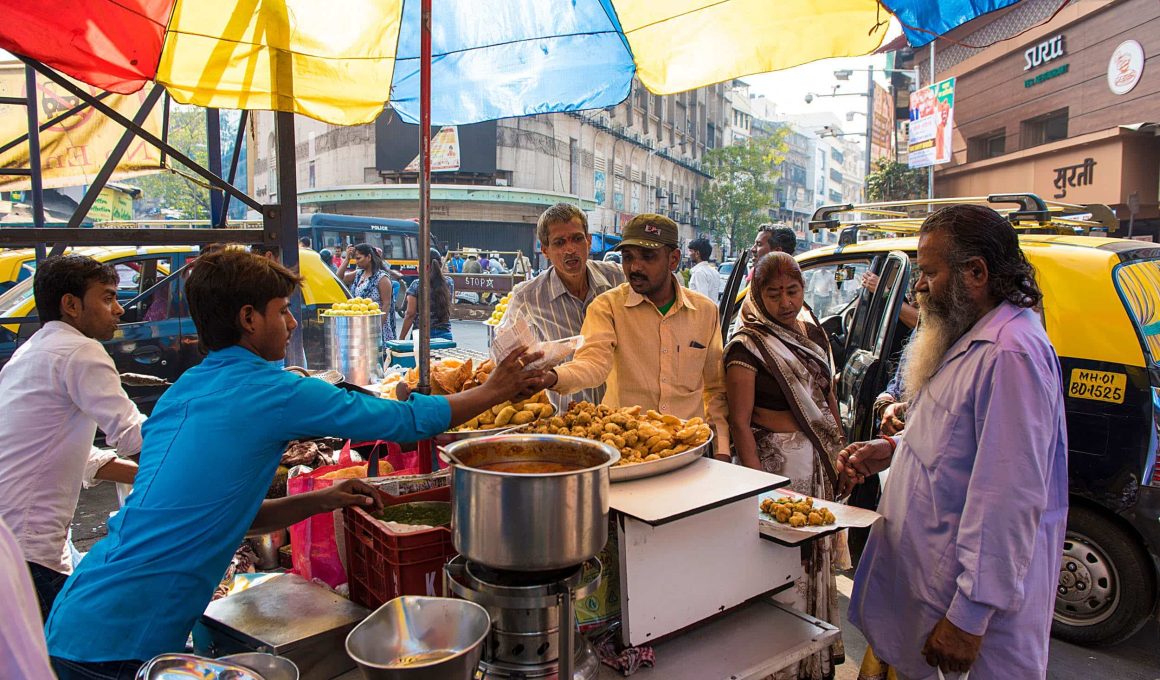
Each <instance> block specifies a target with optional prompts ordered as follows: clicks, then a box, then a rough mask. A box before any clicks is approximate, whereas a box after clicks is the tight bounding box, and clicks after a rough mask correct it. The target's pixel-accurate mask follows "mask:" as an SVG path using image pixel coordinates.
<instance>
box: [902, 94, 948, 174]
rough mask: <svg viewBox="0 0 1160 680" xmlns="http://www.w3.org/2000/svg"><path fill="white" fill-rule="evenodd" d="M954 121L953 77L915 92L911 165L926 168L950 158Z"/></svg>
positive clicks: (909, 146) (908, 150) (909, 148)
mask: <svg viewBox="0 0 1160 680" xmlns="http://www.w3.org/2000/svg"><path fill="white" fill-rule="evenodd" d="M954 122H955V79H954V78H947V79H946V80H943V81H940V82H937V83H935V84H934V85H928V86H927V87H923V88H919V89H918V90H916V91H914V92H912V93H911V94H910V128H909V139H908V142H907V147H906V158H907V164H908V165H909V166H910V167H912V168H926V167H929V166H931V165H939V164H941V163H947V162H949V161H950V159H951V141H952V135H953V131H954Z"/></svg>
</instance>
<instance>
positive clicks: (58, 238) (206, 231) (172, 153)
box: [0, 54, 302, 356]
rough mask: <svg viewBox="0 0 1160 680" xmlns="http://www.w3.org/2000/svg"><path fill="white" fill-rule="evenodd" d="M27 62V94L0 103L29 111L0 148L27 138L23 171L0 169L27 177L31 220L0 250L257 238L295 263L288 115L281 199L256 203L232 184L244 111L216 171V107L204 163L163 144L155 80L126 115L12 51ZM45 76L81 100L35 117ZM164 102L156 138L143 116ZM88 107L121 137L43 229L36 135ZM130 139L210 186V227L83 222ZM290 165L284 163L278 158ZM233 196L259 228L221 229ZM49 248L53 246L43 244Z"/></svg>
mask: <svg viewBox="0 0 1160 680" xmlns="http://www.w3.org/2000/svg"><path fill="white" fill-rule="evenodd" d="M14 56H16V58H17V59H19V60H20V61H22V62H23V63H24V65H25V96H24V97H2V98H0V104H6V105H15V106H24V107H26V108H27V111H28V132H27V133H25V134H24V135H21V136H19V137H17V138H15V139H12V140H9V141H7V142H5V143H3V145H0V152H2V151H7V150H9V149H11V148H13V147H15V146H17V145H19V144H22V143H25V142H27V143H28V150H29V151H28V159H29V167H28V168H0V175H9V176H21V177H28V178H29V180H30V182H29V183H30V185H31V186H30V191H29V195H30V198H31V201H32V223H33V226H32V227H31V228H28V227H24V228H21V227H9V228H0V248H29V247H31V248H35V249H36V260H37V262H38V263H39V262H40V261H41V260H43V259H44V258H45V257H48V256H50V255H59V254H61V253H63V252H64V251H65V249H67V248H69V247H74V246H108V245H126V246H157V245H190V246H193V245H196V246H203V245H208V244H211V243H241V244H255V243H261V244H265V245H270V246H277V247H278V250H279V252H280V256H281V260H282V264H284V265H285V266H287V267H289V268H291V269H297V268H298V216H297V210H296V205H297V200H298V198H297V194H298V188H297V178H296V176H295V164H294V161H293V158H294V116H293V114H290V113H283V112H275V114H274V115H275V137H276V139H277V149H276V154H277V156H276V158H277V166H278V170H277V173H278V186H279V187H280V188H281V189H282V191H281V192H280V194H279V202H278V203H274V204H262V203H260V202H259V201H258V200H257V199H255V198H253V197H251V196H249V195H248V194H246V193H245V192H243V191H242V190H240V189H238V188H237V187H235V186H234V185H233V182H234V180H235V178H236V177H237V171H238V163H239V160H240V158H241V154H240V148H241V144H242V141H243V139H244V135H245V131H246V126H247V122H248V120H249V115H250V112H249V111H242V118H241V121H240V123H239V125H238V132H237V137H236V139H235V142H234V153H233V157H232V158H231V159H230V164H229V174H228V176H226V177H223V176H222V148H221V122H220V120H221V119H220V114H219V112H218V110H216V109H206V110H205V112H206V137H207V139H206V147H207V151H208V154H209V161H208V166H209V167H208V168H207V167H204V166H202V165H201V164H200V163H198V162H197V161H194V160H193V159H192V158H190V157H188V156H186V155H185V154H184V153H182V152H181V151H179V150H178V149H176V148H174V147H173V146H172V145H170V144H169V141H168V132H169V104H170V99H169V95H168V94H166V93H165V91H164V88H163V87H162V86H161V85H158V84H154V85H152V87H151V89H150V90H149V92H148V93H147V94H146V96H145V100H144V102H143V103H142V105H141V106H140V108H139V109H138V110H137V112H136V114H135V115H134V116H133V118H131V119H130V118H128V117H126V116H124V115H122V114H121V113H120V112H118V111H116V110H114V109H113V108H112V107H110V106H109V105H108V104H106V103H105V101H104V100H105V99H106V98H107V97H108V96H109V95H110V94H111V93H109V92H101V93H99V94H95V95H94V94H90V93H89V92H88V91H87V90H86V89H85V88H83V87H81V86H78V85H77V84H75V83H74V82H72V81H71V80H69V79H68V78H66V77H65V76H63V75H61V74H59V73H57V72H56V71H55V70H53V69H51V68H49V67H48V66H45V65H44V64H42V63H40V62H39V61H36V60H34V59H29V58H27V57H24V56H22V55H19V54H17V55H14ZM38 75H40V76H43V77H44V78H46V79H47V80H49V81H51V82H53V83H55V84H56V85H58V86H59V87H61V88H62V89H64V90H65V91H67V92H68V93H69V94H71V95H73V96H75V97H76V98H77V99H78V100H80V102H81V103H80V104H78V105H76V106H74V107H72V108H70V109H68V110H67V111H64V112H62V113H60V114H58V115H56V116H53V117H52V118H50V119H49V120H46V121H45V122H43V123H40V122H39V116H38V113H39V106H40V103H39V94H38V91H37V80H38V79H37V76H38ZM162 99H164V104H163V106H164V111H163V122H162V130H161V136H160V137H158V136H157V135H154V134H153V133H152V132H150V131H149V130H146V129H145V128H144V124H145V121H146V120H147V119H148V117H149V114H150V113H151V112H152V111H153V109H154V108H155V107H156V106H157V103H158V102H159V101H161V100H162ZM89 108H92V109H94V110H96V111H98V112H99V113H101V114H103V115H105V116H106V117H108V118H110V119H112V120H113V121H115V122H116V123H118V124H119V125H120V126H121V127H123V128H124V133H123V134H122V135H121V139H120V140H119V141H118V143H117V145H116V146H115V147H114V149H113V152H112V153H111V154H110V155H109V158H108V159H106V161H105V163H104V164H103V165H102V167H101V170H100V171H99V172H98V173H97V176H96V178H94V180H93V182H92V183H91V184H90V185H89V186H88V188H87V189H86V190H85V194H84V197H83V198H82V199H81V202H80V204H79V205H78V206H77V208H76V210H74V211H73V214H72V216H71V217H70V218H69V221H68V224H67V226H65V227H45V226H44V225H45V214H44V183H43V177H42V174H41V167H40V132H42V131H44V130H46V129H48V128H49V127H51V126H53V125H56V124H58V123H60V122H61V121H63V120H66V119H68V118H69V117H72V116H75V115H77V114H79V113H81V112H82V111H84V110H86V109H89ZM134 138H141V139H143V140H145V141H147V142H149V143H150V144H152V145H153V146H156V147H157V148H158V149H159V150H160V151H161V154H162V155H161V167H160V168H159V170H163V169H164V168H165V159H166V157H167V156H168V157H172V158H174V159H176V160H177V161H179V162H180V163H181V164H182V165H184V166H186V167H187V168H189V170H191V171H192V172H193V173H194V174H195V175H196V176H197V177H198V178H199V179H200V180H203V181H205V182H206V183H207V184H208V185H209V193H210V217H211V220H210V224H211V225H212V226H211V227H209V228H183V229H168V228H158V229H154V228H146V229H141V228H135V229H121V228H91V227H82V226H81V225H82V223H83V221H84V219H85V217H87V215H88V212H89V210H90V209H91V208H92V206H93V203H94V202H95V201H96V199H97V196H98V195H99V194H100V193H101V190H102V189H104V188H105V186H106V185H107V184H108V182H109V180H110V179H111V178H112V176H113V173H114V172H115V171H116V168H117V165H118V164H119V163H120V161H121V158H122V157H123V156H124V154H125V152H126V151H127V150H128V149H129V146H130V145H131V144H132V142H133V140H134ZM287 158H289V159H290V162H283V159H287ZM232 199H236V200H238V201H241V202H242V203H244V204H245V205H247V206H249V207H250V208H252V209H254V210H256V211H258V212H259V213H260V214H261V216H262V228H261V229H233V228H227V226H228V220H227V214H228V211H229V205H230V201H231V200H232ZM50 245H51V250H50V249H49V246H50ZM292 302H293V304H294V313H295V315H296V316H298V317H301V313H302V308H301V298H300V297H299V296H295V297H294V298H293V301H292ZM36 320H37V319H36V318H35V317H20V318H13V319H12V321H14V322H18V323H24V322H33V321H36ZM301 344H302V343H301V334H300V332H296V333H295V337H294V338H293V339H292V345H291V352H292V353H294V354H295V356H297V354H298V353H300V352H301V349H302V347H301Z"/></svg>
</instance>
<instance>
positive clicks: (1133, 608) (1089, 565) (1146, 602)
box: [1051, 507, 1156, 645]
mask: <svg viewBox="0 0 1160 680" xmlns="http://www.w3.org/2000/svg"><path fill="white" fill-rule="evenodd" d="M1155 601H1156V579H1155V575H1154V573H1153V569H1152V563H1151V562H1150V561H1149V559H1148V555H1147V553H1146V552H1145V551H1144V548H1143V547H1142V546H1141V545H1140V542H1139V540H1138V539H1137V538H1136V537H1135V536H1133V535H1132V534H1131V533H1129V532H1128V531H1126V530H1125V529H1124V528H1123V527H1121V526H1120V525H1119V524H1117V523H1115V522H1114V521H1112V520H1111V519H1108V518H1106V517H1104V516H1102V515H1100V514H1099V513H1097V512H1095V511H1093V510H1090V509H1088V508H1085V507H1072V508H1071V510H1070V511H1069V512H1068V517H1067V536H1066V538H1064V542H1063V561H1062V562H1061V563H1060V567H1059V586H1058V589H1057V590H1056V595H1055V618H1054V621H1053V622H1052V624H1051V634H1052V635H1053V636H1055V637H1057V638H1059V639H1060V640H1064V641H1067V642H1072V643H1075V644H1080V645H1111V644H1115V643H1117V642H1122V641H1124V640H1126V639H1128V638H1130V637H1131V636H1132V635H1134V634H1135V633H1136V631H1138V630H1140V628H1141V627H1142V626H1143V625H1144V624H1145V623H1146V622H1147V620H1148V617H1149V615H1150V614H1151V613H1152V610H1153V607H1154V605H1155Z"/></svg>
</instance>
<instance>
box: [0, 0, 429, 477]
mask: <svg viewBox="0 0 1160 680" xmlns="http://www.w3.org/2000/svg"><path fill="white" fill-rule="evenodd" d="M421 12H422V18H421V24H422V29H421V41H420V52H421V54H420V57H421V59H420V61H421V64H420V87H419V89H420V115H419V118H420V121H419V160H420V167H421V171H420V173H419V252H420V253H426V252H427V251H428V250H430V247H431V215H430V203H431V106H430V103H431V0H422V3H421ZM14 56H15V57H16V58H17V59H19V60H20V61H22V62H23V63H24V65H25V96H24V97H23V98H21V97H3V98H0V104H7V105H17V106H25V107H26V108H27V110H28V132H27V134H25V135H23V136H21V137H18V138H16V139H14V140H11V141H9V142H6V143H4V145H3V146H0V149H2V150H7V149H11V148H13V147H14V146H16V145H18V144H21V143H24V142H27V143H28V147H29V155H28V158H29V167H28V168H0V175H10V176H13V175H15V176H25V177H29V179H30V184H31V187H30V189H31V190H30V194H31V198H32V207H33V210H32V212H33V227H31V228H17V227H13V228H0V248H13V247H32V248H35V249H36V260H37V262H38V263H39V262H40V261H41V260H43V259H44V258H45V257H47V256H49V255H59V254H61V253H63V252H64V251H65V249H66V248H68V247H70V246H77V245H137V246H146V245H199V246H200V245H208V244H210V243H262V244H267V245H271V246H278V249H279V251H280V256H281V260H282V264H284V265H285V266H287V267H289V268H290V269H295V270H296V269H297V268H298V214H297V213H298V210H297V204H298V179H297V176H296V157H295V138H294V137H295V134H294V114H293V113H290V112H285V111H275V112H273V113H274V130H275V140H276V148H275V162H276V166H277V177H278V189H279V191H278V202H277V203H274V204H262V203H260V202H259V201H258V200H257V199H255V198H252V197H250V196H249V195H247V194H246V193H245V192H243V191H241V190H240V189H238V188H237V187H235V186H233V181H234V179H235V177H236V176H237V169H238V160H239V158H240V153H239V149H240V147H241V142H242V139H243V136H244V134H245V130H246V123H247V121H248V118H249V111H246V110H243V111H242V120H241V123H240V124H239V126H238V133H237V139H236V141H235V144H234V153H233V158H232V159H231V161H230V168H229V175H228V179H227V178H223V177H222V153H221V133H220V131H221V126H220V116H219V112H218V111H217V110H216V109H206V137H207V139H206V146H207V150H208V153H209V163H208V165H209V167H208V168H206V167H203V166H202V165H201V164H199V163H197V162H196V161H194V160H193V159H191V158H189V157H188V156H186V155H185V154H184V153H182V152H181V151H179V150H177V149H176V148H174V147H173V146H171V145H170V144H169V142H168V139H167V137H168V129H169V115H168V114H169V102H170V99H169V95H168V94H167V93H165V91H164V88H163V86H162V85H160V84H158V83H154V84H153V85H152V86H151V89H150V90H149V92H148V94H147V95H146V97H145V101H144V102H143V104H142V105H141V107H140V108H139V109H138V111H137V113H136V114H135V115H134V117H133V118H132V119H130V118H127V117H126V116H124V115H122V114H121V113H120V112H118V111H116V110H114V109H113V108H112V107H110V106H109V105H108V104H106V103H105V102H104V99H105V98H106V97H108V96H109V94H110V93H108V92H101V93H99V94H96V95H93V94H90V93H89V92H88V91H86V90H85V88H83V87H80V86H78V85H76V84H75V83H73V82H72V81H71V80H69V79H68V78H66V77H65V76H63V75H61V74H59V73H57V72H56V71H55V70H53V69H51V68H49V67H48V66H45V65H44V64H42V63H41V62H39V61H37V60H34V59H30V58H28V57H25V56H23V55H20V54H14ZM274 71H275V73H274V75H275V77H276V78H278V79H280V80H284V79H286V78H287V77H288V76H287V74H285V73H284V72H283V69H281V68H278V65H275V67H274ZM38 74H39V75H41V76H43V77H45V78H47V79H48V80H50V81H52V82H54V83H56V84H57V85H58V86H60V87H61V88H62V89H64V90H65V91H67V92H69V93H70V94H72V95H73V96H75V97H77V99H78V100H80V102H81V103H80V104H78V105H77V106H74V107H72V108H71V109H69V110H68V111H65V112H63V113H61V114H59V115H57V116H54V117H52V118H51V119H50V120H48V121H45V122H44V123H43V124H41V123H40V122H39V115H38V114H39V98H38V93H37V86H36V83H37V75H38ZM163 97H164V100H165V110H164V122H163V124H162V136H161V137H158V136H157V135H154V134H153V133H151V132H149V131H148V130H146V129H145V128H144V123H145V121H146V119H147V118H148V116H149V113H150V112H151V111H152V110H153V108H154V107H155V106H156V105H157V102H158V101H159V100H161V99H162V98H163ZM88 108H92V109H95V110H96V111H98V112H100V113H102V114H104V115H105V116H107V117H109V118H111V119H113V120H114V121H116V122H117V123H118V124H120V125H121V126H122V127H123V128H124V129H125V131H124V133H123V134H122V136H121V139H120V140H119V141H118V143H117V145H116V146H115V147H114V150H113V153H111V154H110V155H109V158H108V159H106V161H105V163H104V165H103V166H102V167H101V170H100V171H99V172H98V173H97V177H96V178H95V179H94V180H93V182H92V184H90V185H89V187H88V188H87V190H86V191H85V195H84V197H83V198H82V199H81V202H80V204H79V205H78V206H77V209H76V210H75V211H73V215H72V216H71V218H70V219H69V221H68V226H67V227H62V228H49V227H45V219H44V184H43V178H42V175H41V167H40V132H41V131H42V130H46V129H48V128H49V127H51V126H52V125H55V124H57V123H59V122H61V121H62V120H65V119H67V118H69V117H70V116H73V115H76V114H77V113H80V112H81V111H84V110H85V109H88ZM135 137H139V138H141V139H144V140H145V141H147V142H149V143H150V144H152V145H154V146H156V147H157V148H158V149H160V150H161V153H162V166H164V163H165V157H166V156H167V155H168V156H170V157H172V158H175V159H177V160H178V161H180V162H181V164H182V165H185V166H186V167H187V168H189V169H190V170H191V171H193V173H194V174H196V175H197V176H198V177H199V178H200V179H202V180H204V181H205V182H207V183H208V184H209V185H210V189H209V191H210V212H211V224H212V225H213V226H212V227H211V228H208V229H207V228H192V229H180V230H170V229H132V230H129V229H93V228H84V227H82V226H81V223H82V222H83V220H84V218H85V217H86V216H87V214H88V212H89V210H90V209H91V208H92V206H93V203H94V202H95V201H96V199H97V196H98V195H99V194H100V192H101V190H102V189H103V188H104V187H105V186H106V184H108V182H109V180H110V179H111V178H112V176H113V173H114V172H115V171H116V168H117V165H118V163H119V162H120V160H121V158H122V157H123V156H124V154H125V152H126V151H127V150H128V148H129V146H130V144H131V143H132V141H133V139H134V138H135ZM231 199H237V200H239V201H241V202H242V203H244V204H246V205H247V206H249V207H251V208H253V209H254V210H257V211H258V212H259V213H260V214H261V215H262V223H263V227H262V229H260V230H258V229H226V225H227V211H228V209H229V202H230V200H231ZM49 244H51V245H52V249H51V251H50V250H49V249H48V246H49ZM430 266H431V265H430V261H429V258H427V257H421V258H420V259H419V278H420V280H426V279H427V272H428V269H429V267H430ZM418 303H419V305H418V307H419V309H418V314H419V321H418V328H419V347H418V355H419V356H418V358H419V361H418V364H419V384H418V386H417V388H416V391H417V392H420V393H424V394H427V393H430V363H431V358H430V354H431V321H430V297H429V291H428V290H427V287H426V286H420V288H419V299H418ZM301 305H302V303H301V298H300V297H299V296H295V297H294V298H293V299H292V311H293V312H294V314H295V316H297V317H299V318H301V312H302V306H301ZM33 320H34V319H32V318H28V317H21V318H19V319H16V318H14V319H12V321H14V322H25V321H33ZM291 352H292V353H293V354H295V356H297V353H300V352H301V332H300V331H296V332H295V334H294V338H292V340H291ZM292 358H293V357H292ZM421 451H423V452H424V453H427V454H429V455H424V456H422V468H423V470H424V471H427V472H430V471H431V470H432V469H436V467H437V465H436V464H435V462H434V459H433V456H434V452H433V451H431V450H430V447H429V446H428V447H423V448H422V449H421Z"/></svg>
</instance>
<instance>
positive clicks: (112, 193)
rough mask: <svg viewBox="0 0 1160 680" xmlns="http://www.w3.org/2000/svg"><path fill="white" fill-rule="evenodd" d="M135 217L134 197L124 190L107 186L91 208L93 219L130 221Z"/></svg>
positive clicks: (91, 217) (90, 217) (90, 216)
mask: <svg viewBox="0 0 1160 680" xmlns="http://www.w3.org/2000/svg"><path fill="white" fill-rule="evenodd" d="M133 218H134V215H133V197H132V196H130V195H129V194H127V193H125V192H123V191H117V190H116V189H111V188H109V187H105V188H104V189H101V193H100V194H98V195H97V200H96V201H94V202H93V207H92V208H90V209H89V219H91V220H112V221H128V220H131V219H133Z"/></svg>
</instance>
